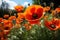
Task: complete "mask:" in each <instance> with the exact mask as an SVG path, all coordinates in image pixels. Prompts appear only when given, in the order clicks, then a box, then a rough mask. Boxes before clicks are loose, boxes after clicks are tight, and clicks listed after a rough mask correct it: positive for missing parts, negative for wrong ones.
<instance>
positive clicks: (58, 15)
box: [52, 8, 60, 18]
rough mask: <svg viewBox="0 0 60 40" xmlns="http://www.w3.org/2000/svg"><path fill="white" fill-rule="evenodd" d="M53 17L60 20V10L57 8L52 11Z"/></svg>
mask: <svg viewBox="0 0 60 40" xmlns="http://www.w3.org/2000/svg"><path fill="white" fill-rule="evenodd" d="M52 15H53V16H54V17H55V18H60V8H56V9H55V10H54V11H52Z"/></svg>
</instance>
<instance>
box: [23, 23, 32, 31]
mask: <svg viewBox="0 0 60 40" xmlns="http://www.w3.org/2000/svg"><path fill="white" fill-rule="evenodd" d="M24 26H25V28H26V30H31V28H32V26H31V25H29V24H24Z"/></svg>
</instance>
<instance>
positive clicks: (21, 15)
mask: <svg viewBox="0 0 60 40" xmlns="http://www.w3.org/2000/svg"><path fill="white" fill-rule="evenodd" d="M17 15H18V18H19V19H23V18H25V17H24V13H18V14H17Z"/></svg>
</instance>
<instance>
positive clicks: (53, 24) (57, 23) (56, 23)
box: [45, 19, 60, 30]
mask: <svg viewBox="0 0 60 40" xmlns="http://www.w3.org/2000/svg"><path fill="white" fill-rule="evenodd" d="M45 26H46V27H48V28H49V29H50V30H57V29H59V27H60V20H58V19H52V20H51V21H47V20H45Z"/></svg>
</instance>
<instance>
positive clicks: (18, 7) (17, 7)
mask: <svg viewBox="0 0 60 40" xmlns="http://www.w3.org/2000/svg"><path fill="white" fill-rule="evenodd" d="M15 10H16V11H17V12H22V11H23V6H15Z"/></svg>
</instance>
